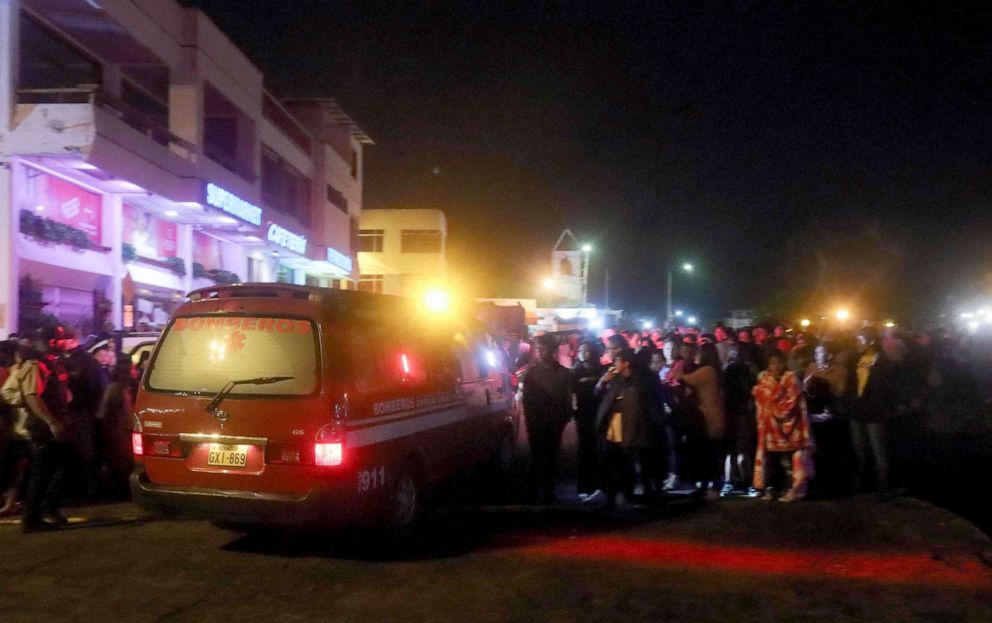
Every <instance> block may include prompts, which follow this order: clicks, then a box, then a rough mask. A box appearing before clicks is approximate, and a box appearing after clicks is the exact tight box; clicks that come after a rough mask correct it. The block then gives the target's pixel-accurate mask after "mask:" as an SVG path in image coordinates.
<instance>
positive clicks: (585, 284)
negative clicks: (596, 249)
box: [582, 243, 592, 307]
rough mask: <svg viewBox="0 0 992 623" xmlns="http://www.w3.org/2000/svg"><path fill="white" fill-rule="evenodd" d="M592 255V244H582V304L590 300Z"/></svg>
mask: <svg viewBox="0 0 992 623" xmlns="http://www.w3.org/2000/svg"><path fill="white" fill-rule="evenodd" d="M591 255H592V245H591V244H588V243H586V244H584V245H582V306H583V307H585V306H586V304H587V303H588V302H589V256H591Z"/></svg>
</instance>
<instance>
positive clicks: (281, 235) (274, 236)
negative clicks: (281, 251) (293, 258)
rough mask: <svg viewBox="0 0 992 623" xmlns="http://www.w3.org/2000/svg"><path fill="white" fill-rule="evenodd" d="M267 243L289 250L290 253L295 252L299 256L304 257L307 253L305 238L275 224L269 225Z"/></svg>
mask: <svg viewBox="0 0 992 623" xmlns="http://www.w3.org/2000/svg"><path fill="white" fill-rule="evenodd" d="M268 239H269V242H271V243H273V244H277V245H279V246H280V247H283V248H286V249H289V250H290V251H295V252H296V253H299V254H300V255H305V254H306V252H307V237H306V236H300V235H299V234H294V233H293V232H291V231H289V230H288V229H286V228H285V227H280V226H279V225H276V224H275V223H272V224H271V225H269V234H268Z"/></svg>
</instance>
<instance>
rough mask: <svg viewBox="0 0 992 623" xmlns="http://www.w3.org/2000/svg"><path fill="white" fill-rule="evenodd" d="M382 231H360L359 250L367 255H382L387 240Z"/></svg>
mask: <svg viewBox="0 0 992 623" xmlns="http://www.w3.org/2000/svg"><path fill="white" fill-rule="evenodd" d="M385 237H386V236H385V231H384V230H382V229H360V230H358V250H359V251H364V252H365V253H382V241H383V238H385Z"/></svg>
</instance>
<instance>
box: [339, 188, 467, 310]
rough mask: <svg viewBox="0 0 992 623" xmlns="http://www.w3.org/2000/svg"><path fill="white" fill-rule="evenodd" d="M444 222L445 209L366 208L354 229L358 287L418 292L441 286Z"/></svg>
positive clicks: (445, 236) (445, 235)
mask: <svg viewBox="0 0 992 623" xmlns="http://www.w3.org/2000/svg"><path fill="white" fill-rule="evenodd" d="M447 242H448V222H447V219H445V217H444V212H442V211H440V210H423V209H402V208H400V209H385V208H384V209H373V210H364V211H363V212H362V218H361V229H360V230H359V232H358V251H359V253H358V264H359V266H360V268H361V275H360V281H359V282H358V288H359V289H360V290H366V291H368V292H377V293H381V294H395V295H399V296H407V297H418V296H420V295H421V294H423V293H424V291H425V290H428V289H430V288H432V287H438V286H441V287H444V286H446V285H447V284H446V283H445V278H446V276H447V269H448V267H447V261H446V259H445V258H446V248H447Z"/></svg>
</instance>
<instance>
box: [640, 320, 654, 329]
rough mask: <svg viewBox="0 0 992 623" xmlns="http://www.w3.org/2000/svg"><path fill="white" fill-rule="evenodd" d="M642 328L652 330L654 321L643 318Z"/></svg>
mask: <svg viewBox="0 0 992 623" xmlns="http://www.w3.org/2000/svg"><path fill="white" fill-rule="evenodd" d="M641 328H642V329H647V330H649V331H650V330H651V329H653V328H654V323H653V322H651V321H650V320H642V321H641Z"/></svg>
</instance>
